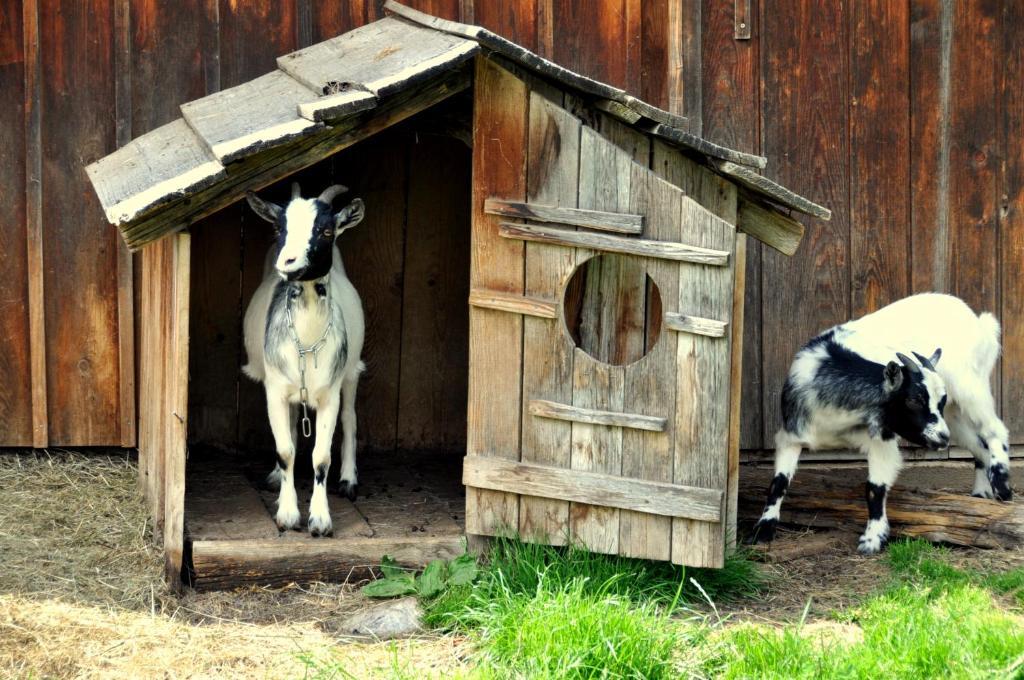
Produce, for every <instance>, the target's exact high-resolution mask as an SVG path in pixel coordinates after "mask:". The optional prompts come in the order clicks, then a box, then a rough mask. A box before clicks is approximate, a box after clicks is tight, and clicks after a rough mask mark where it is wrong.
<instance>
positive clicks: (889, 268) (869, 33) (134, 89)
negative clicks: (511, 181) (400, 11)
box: [0, 0, 1024, 448]
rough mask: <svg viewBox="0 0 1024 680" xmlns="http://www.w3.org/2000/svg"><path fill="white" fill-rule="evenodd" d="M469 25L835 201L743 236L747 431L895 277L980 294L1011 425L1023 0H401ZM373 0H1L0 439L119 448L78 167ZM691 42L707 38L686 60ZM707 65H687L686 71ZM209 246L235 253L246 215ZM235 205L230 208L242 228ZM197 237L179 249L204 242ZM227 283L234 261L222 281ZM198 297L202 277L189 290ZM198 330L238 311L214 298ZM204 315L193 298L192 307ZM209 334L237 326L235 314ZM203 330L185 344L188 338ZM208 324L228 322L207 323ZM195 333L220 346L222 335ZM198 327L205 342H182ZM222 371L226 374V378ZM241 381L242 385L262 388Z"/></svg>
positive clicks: (1022, 198)
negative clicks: (841, 324) (823, 215)
mask: <svg viewBox="0 0 1024 680" xmlns="http://www.w3.org/2000/svg"><path fill="white" fill-rule="evenodd" d="M409 4H411V5H413V6H415V7H416V8H418V9H422V10H424V11H427V12H431V13H434V14H437V15H440V16H444V17H446V18H451V19H462V20H464V21H468V22H475V23H479V24H482V25H484V26H487V27H488V28H491V29H492V30H495V31H497V32H498V33H501V34H503V35H505V36H507V37H509V38H511V39H513V40H516V41H518V42H521V43H523V44H524V45H526V46H528V47H530V48H532V49H536V50H537V51H538V52H540V53H541V54H542V55H544V56H547V57H550V58H553V59H555V60H557V61H559V62H560V63H562V64H564V65H565V66H567V67H569V68H573V69H576V70H579V71H581V72H584V73H586V74H587V75H590V76H593V77H595V78H599V79H603V80H606V81H608V82H611V83H612V84H615V85H619V86H622V87H624V88H626V89H627V90H629V91H631V92H633V93H635V94H638V95H640V96H642V97H643V98H645V99H648V100H649V101H651V102H652V103H654V104H657V105H660V106H664V107H667V108H669V109H671V110H673V111H675V112H679V113H683V114H686V115H688V116H689V117H690V118H691V122H692V123H693V124H694V125H695V126H696V127H698V128H700V127H701V126H702V128H703V133H704V134H705V135H706V136H708V137H709V138H711V139H713V140H715V141H719V142H723V143H726V144H728V145H730V146H734V147H736V148H739V149H741V150H747V151H759V152H761V153H763V154H764V155H766V156H768V158H769V167H768V169H767V171H766V172H767V173H768V174H769V175H770V176H771V177H773V178H776V179H779V180H781V181H783V182H784V183H785V184H786V185H787V186H790V187H791V188H793V189H794V190H795V191H797V192H799V193H802V194H804V195H807V196H809V197H810V198H812V199H813V200H815V201H817V202H819V203H823V204H825V205H828V206H829V207H830V208H832V210H833V212H834V217H833V220H832V221H831V222H830V223H822V222H818V221H812V222H809V227H810V228H809V231H808V237H807V238H806V239H805V242H804V244H803V245H802V246H801V250H800V252H799V253H798V254H797V255H796V256H795V257H793V258H784V257H782V256H780V255H778V254H776V253H774V252H772V251H770V250H767V249H763V250H762V249H761V248H760V247H759V246H756V245H754V244H752V248H751V251H750V253H749V256H748V277H747V291H748V301H747V307H746V324H745V327H746V339H745V342H744V353H745V354H744V370H745V380H744V403H743V427H744V430H743V445H744V446H745V447H747V448H761V447H763V446H770V445H771V433H772V432H773V431H774V429H775V427H776V425H777V423H778V413H777V402H778V391H779V389H780V387H781V379H782V376H783V374H784V371H785V368H786V365H787V363H788V361H789V358H790V357H791V355H792V353H793V351H794V350H795V349H796V348H797V346H798V345H799V343H800V342H801V341H802V340H803V339H805V338H806V337H807V336H808V335H809V334H811V333H813V332H814V331H816V330H818V329H820V328H822V327H824V326H826V325H828V324H831V323H835V322H837V321H840V320H842V319H845V318H847V317H849V316H851V315H854V314H859V313H862V312H865V311H868V310H870V309H873V308H875V307H877V306H880V305H882V304H885V303H886V302H888V301H890V300H893V299H895V298H898V297H900V296H902V295H905V294H907V293H909V292H913V291H919V290H929V289H939V290H949V291H952V292H955V293H957V294H959V295H962V296H963V297H964V298H965V299H967V300H968V301H969V302H970V303H971V304H973V305H975V306H977V307H985V308H988V309H993V310H995V311H997V312H998V313H999V314H1000V316H1001V318H1002V319H1003V322H1004V326H1005V331H1006V332H1005V334H1004V336H1005V358H1004V361H1003V362H1002V364H1001V369H1000V375H999V377H998V379H997V388H998V389H999V390H1000V392H1001V400H1002V404H1003V405H1004V408H1003V411H1004V415H1005V417H1006V420H1007V424H1008V425H1009V426H1010V429H1011V431H1013V432H1015V433H1018V434H1017V438H1018V441H1021V442H1024V407H1021V406H1020V404H1022V403H1024V400H1022V398H1021V397H1024V394H1022V393H1024V381H1022V380H1021V378H1022V377H1024V376H1022V375H1021V373H1022V372H1024V368H1021V367H1022V366H1024V333H1021V321H1022V319H1024V295H1022V294H1021V291H1020V288H1021V287H1022V286H1024V283H1020V277H1018V276H1017V275H1016V272H1017V270H1018V268H1019V266H1020V264H1021V263H1022V262H1024V216H1022V215H1024V145H1022V144H1021V143H1020V140H1021V138H1022V137H1024V104H1022V101H1024V100H1022V99H1021V98H1020V96H1019V89H1020V83H1021V82H1024V43H1022V42H1021V41H1020V40H1019V36H1018V34H1019V32H1020V30H1021V28H1022V27H1024V7H1022V4H1021V3H1019V2H1016V1H1015V0H969V1H966V2H959V3H954V2H953V1H952V0H911V1H909V2H906V3H893V2H887V1H884V0H837V1H836V2H829V3H819V2H810V1H809V0H788V1H787V2H782V3H771V5H768V3H766V2H765V1H764V0H749V5H750V8H751V11H750V15H749V22H748V23H749V29H750V35H751V37H750V39H737V38H736V37H735V35H736V30H737V26H736V21H735V16H736V15H735V12H736V8H737V7H739V8H743V7H745V6H746V5H747V4H748V1H747V0H703V2H696V1H692V0H691V1H687V2H676V1H674V0H599V1H598V2H595V1H591V0H588V1H587V2H583V0H516V1H515V2H512V1H509V2H492V1H491V0H486V1H485V0H416V1H412V0H410V2H409ZM378 6H379V3H378V2H377V0H353V1H350V2H344V1H340V0H339V1H337V2H321V1H316V0H285V1H283V2H278V1H275V0H247V1H246V2H234V1H226V0H222V1H219V2H218V0H182V2H175V3H161V2H156V1H155V0H89V2H70V0H54V1H53V2H48V3H43V2H40V0H11V1H9V2H5V3H3V6H2V7H0V91H2V92H4V94H7V95H9V96H8V98H7V99H6V101H7V102H8V105H7V106H4V107H0V246H2V247H0V260H2V261H0V264H2V265H3V266H2V267H0V306H2V309H3V312H4V313H3V314H0V380H2V381H3V382H2V384H3V385H4V389H3V391H2V393H0V444H4V445H26V444H32V443H35V444H37V445H42V444H46V443H49V444H54V445H57V444H65V445H86V444H97V445H98V444H132V443H134V441H135V431H134V420H135V419H134V413H135V411H134V404H135V400H134V398H133V397H134V392H135V389H136V386H135V384H134V383H135V380H134V374H135V368H134V364H135V362H134V352H135V345H136V344H137V343H136V342H135V338H134V337H133V334H132V332H131V329H132V324H131V323H130V319H131V315H132V314H133V313H136V312H137V307H138V305H137V303H136V302H135V301H136V300H137V299H138V298H137V295H136V296H133V295H131V282H132V279H133V278H135V279H136V292H137V279H138V277H137V276H133V274H135V273H134V272H133V267H132V259H131V258H129V257H127V255H126V254H125V253H124V251H123V249H122V248H121V246H120V243H119V241H118V239H117V238H116V236H115V231H114V230H113V229H112V228H111V227H109V226H108V225H107V224H106V223H105V222H104V220H103V218H102V215H101V212H100V210H99V209H98V203H97V201H96V198H95V196H94V194H93V192H92V190H91V188H90V187H89V186H88V183H87V182H86V178H85V173H84V169H83V168H84V165H85V164H86V163H88V162H91V161H93V160H95V159H96V158H98V157H100V156H103V155H105V154H107V153H109V152H110V151H111V150H113V149H114V148H115V147H116V146H117V145H118V144H119V143H124V142H125V141H127V140H128V139H130V138H131V137H132V136H134V135H138V134H141V133H143V132H145V131H147V130H150V129H152V128H154V127H156V126H157V125H160V124H162V123H165V122H167V121H169V120H170V119H172V118H173V117H175V115H176V114H177V106H178V104H180V103H181V102H184V101H189V100H191V99H195V98H197V97H199V96H202V95H204V94H206V93H209V92H213V91H217V90H218V89H221V88H224V87H229V86H232V85H235V84H238V83H240V82H243V81H245V80H248V79H251V78H253V77H255V76H257V75H260V74H262V73H264V72H266V71H268V70H270V69H272V68H273V66H274V58H275V57H276V56H277V55H278V54H282V53H285V52H288V51H291V50H294V49H296V48H298V47H301V46H303V45H306V44H310V43H313V42H317V41H320V40H324V39H326V38H329V37H331V36H333V35H337V34H338V33H341V32H344V31H346V30H349V29H351V28H354V27H355V26H358V25H361V24H363V23H366V22H367V21H372V20H374V19H376V18H378V17H379V16H380V15H381V13H380V10H379V8H378ZM702 57H703V59H702ZM702 62H703V68H702V69H701V68H698V66H699V65H700V64H701V63H702ZM215 219H218V220H222V221H223V226H224V227H225V228H226V229H227V231H229V232H230V235H229V236H224V237H223V238H229V239H235V240H236V243H233V244H232V245H231V246H230V247H228V248H224V249H218V250H217V252H216V254H214V253H208V254H203V255H202V256H203V257H217V258H220V259H219V260H217V262H215V263H211V265H215V266H216V267H217V268H218V270H220V271H224V272H226V274H225V275H226V276H227V277H228V278H231V277H233V276H236V275H235V274H230V273H228V272H237V281H235V282H234V283H235V284H236V285H238V286H239V287H240V288H241V289H242V290H244V291H251V290H252V289H253V288H254V287H255V285H256V284H257V283H258V281H257V280H256V279H254V278H252V275H251V274H249V273H246V274H245V275H244V276H243V272H258V267H251V266H246V263H245V262H243V258H248V257H252V256H253V255H252V254H253V253H254V252H256V250H257V249H256V248H255V247H247V246H249V243H250V240H251V239H252V238H253V235H252V230H246V229H245V228H244V220H245V219H246V218H245V217H244V215H243V212H242V210H241V208H240V207H236V208H232V209H228V210H226V211H223V212H222V213H220V214H219V215H217V216H216V218H215ZM239 224H243V227H242V228H239V226H238V225H239ZM196 236H197V240H196V242H194V244H193V252H194V253H196V255H197V257H198V256H199V254H200V253H203V252H204V251H203V250H202V248H201V245H202V244H201V243H200V242H199V239H200V238H201V235H200V234H199V233H198V230H197V235H196ZM228 283H230V282H228ZM194 300H195V298H194ZM210 304H211V305H214V304H221V305H224V306H223V307H214V308H210V309H206V310H205V314H206V316H207V318H209V319H211V320H212V321H211V324H212V326H211V327H210V328H208V329H205V331H204V332H208V333H210V334H211V335H210V337H213V338H216V337H217V335H216V334H217V333H218V332H222V331H224V328H221V327H220V326H219V324H223V325H230V324H233V323H235V321H234V320H232V317H231V314H235V315H237V313H238V310H237V309H236V308H233V307H231V306H230V303H228V302H226V301H220V302H217V301H214V300H211V302H210ZM197 311H199V310H197ZM233 333H234V335H231V334H230V333H229V334H228V336H227V337H231V338H236V339H237V331H233ZM197 341H200V342H201V341H202V340H201V339H200V338H197ZM225 343H226V341H225ZM225 343H221V344H220V345H217V344H216V343H213V344H207V345H206V346H208V347H210V351H211V352H214V353H216V352H221V353H228V354H232V353H235V354H236V353H237V347H234V348H232V347H228V346H227V344H225ZM197 346H198V345H197ZM219 379H222V380H223V381H224V387H228V386H229V385H232V384H234V381H235V380H236V377H235V376H226V375H225V376H222V378H219ZM246 389H247V388H240V391H239V395H238V399H239V400H240V401H241V402H242V403H243V404H252V403H254V402H255V400H257V399H258V397H259V395H258V392H255V391H246Z"/></svg>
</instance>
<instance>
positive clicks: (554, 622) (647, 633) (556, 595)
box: [425, 539, 762, 678]
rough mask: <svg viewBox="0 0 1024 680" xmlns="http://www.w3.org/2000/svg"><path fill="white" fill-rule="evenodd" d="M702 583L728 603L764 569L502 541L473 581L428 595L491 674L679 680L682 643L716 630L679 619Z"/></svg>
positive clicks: (438, 616) (755, 585)
mask: <svg viewBox="0 0 1024 680" xmlns="http://www.w3.org/2000/svg"><path fill="white" fill-rule="evenodd" d="M691 579H692V581H691ZM694 582H696V583H699V584H700V587H701V588H703V589H704V592H705V593H706V594H707V596H708V597H710V598H712V599H714V600H718V601H723V600H728V599H733V598H737V597H742V596H749V595H753V594H755V593H757V592H758V591H759V589H760V587H761V583H762V577H761V573H760V571H759V568H758V567H757V565H755V564H753V563H752V562H750V561H749V560H748V559H746V558H745V557H744V556H742V555H737V556H734V557H731V558H730V559H729V560H728V561H727V563H726V566H725V568H724V569H685V568H683V567H678V566H674V565H671V564H665V563H659V562H649V561H646V560H635V559H629V558H623V557H615V556H608V555H597V554H592V553H589V552H586V551H583V550H579V549H576V548H553V547H548V546H541V545H536V544H529V543H520V542H518V541H514V540H510V539H502V540H499V541H497V542H496V544H495V545H494V547H493V549H492V550H491V552H490V554H489V555H488V559H487V563H486V564H485V565H484V566H483V567H482V568H481V573H480V577H479V578H478V579H477V581H476V582H475V583H474V584H473V585H472V586H465V587H461V588H453V589H450V590H448V591H447V592H445V593H444V594H442V595H441V596H440V597H438V598H436V599H434V600H432V601H428V602H427V603H425V605H426V606H425V609H426V623H427V624H428V625H431V626H434V627H436V628H441V629H448V630H457V631H460V632H464V633H468V634H469V635H470V636H471V637H472V638H473V640H474V642H475V648H476V649H477V650H479V652H478V655H477V659H476V661H477V663H478V664H479V668H480V671H479V672H480V673H481V674H482V676H483V677H489V676H493V677H517V678H519V677H522V678H674V677H678V674H679V667H678V666H679V663H678V659H679V656H680V655H679V650H680V649H681V648H687V647H693V646H696V645H697V644H698V643H699V642H700V640H702V639H703V637H704V635H706V632H707V627H706V626H704V625H703V623H702V622H692V621H691V622H690V623H689V624H685V623H681V622H680V621H679V620H677V619H674V618H671V616H672V614H673V613H678V612H679V611H680V609H681V608H682V607H683V606H684V605H686V604H690V603H694V602H696V601H703V599H704V597H705V595H703V594H701V593H700V590H699V589H698V588H697V587H696V586H695V585H694Z"/></svg>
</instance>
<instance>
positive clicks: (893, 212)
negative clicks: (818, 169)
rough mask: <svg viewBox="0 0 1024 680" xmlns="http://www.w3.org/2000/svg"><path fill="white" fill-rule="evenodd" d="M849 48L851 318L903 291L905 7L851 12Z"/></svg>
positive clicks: (906, 274)
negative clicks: (851, 47) (851, 22)
mask: <svg viewBox="0 0 1024 680" xmlns="http://www.w3.org/2000/svg"><path fill="white" fill-rule="evenodd" d="M852 20H853V25H852V27H851V29H850V30H851V31H852V35H851V40H852V45H853V49H851V50H850V58H851V63H850V87H851V91H850V104H851V106H850V253H851V257H850V265H851V268H852V271H851V289H852V290H851V291H850V294H851V296H852V301H851V307H852V308H851V310H850V311H851V315H852V316H855V317H857V316H863V315H864V314H867V313H869V312H872V311H874V310H876V309H878V308H879V307H884V306H885V305H887V304H889V303H890V302H894V301H896V300H898V299H900V298H902V297H905V296H906V295H907V294H908V293H909V278H910V267H908V258H907V252H908V250H909V247H910V230H909V225H910V206H909V205H908V200H907V199H908V192H907V185H906V181H907V177H908V176H909V173H910V155H909V149H910V94H909V77H910V64H909V56H910V45H909V44H908V41H907V36H908V35H909V29H910V25H909V6H908V5H907V4H903V3H892V2H887V1H886V0H864V1H862V2H858V3H856V4H855V5H854V7H853V18H852Z"/></svg>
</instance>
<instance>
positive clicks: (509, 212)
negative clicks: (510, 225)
mask: <svg viewBox="0 0 1024 680" xmlns="http://www.w3.org/2000/svg"><path fill="white" fill-rule="evenodd" d="M484 212H488V213H490V214H492V215H503V216H505V217H521V218H522V219H524V220H535V221H537V222H556V223H558V224H568V225H572V226H574V227H585V228H587V229H597V230H598V231H614V232H617V233H620V234H639V233H640V232H642V231H643V229H644V216H643V215H632V214H628V213H613V212H603V211H601V210H582V209H580V208H560V207H557V206H551V205H538V204H535V203H517V202H515V201H501V200H498V199H496V198H488V199H487V200H486V201H484Z"/></svg>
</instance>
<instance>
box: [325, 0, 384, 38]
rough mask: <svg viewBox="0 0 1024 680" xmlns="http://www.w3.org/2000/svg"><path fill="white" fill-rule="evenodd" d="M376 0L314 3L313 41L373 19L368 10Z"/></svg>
mask: <svg viewBox="0 0 1024 680" xmlns="http://www.w3.org/2000/svg"><path fill="white" fill-rule="evenodd" d="M376 4H377V3H376V2H375V1H374V0H350V1H349V2H314V3H313V18H312V21H313V42H314V43H317V42H322V41H324V40H328V39H330V38H333V37H335V36H337V35H341V34H342V33H347V32H348V31H351V30H352V29H353V28H359V27H360V26H362V25H364V24H366V23H368V22H370V21H372V20H373V19H371V18H369V17H368V15H367V12H368V11H369V10H370V7H371V6H375V5H376Z"/></svg>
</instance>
